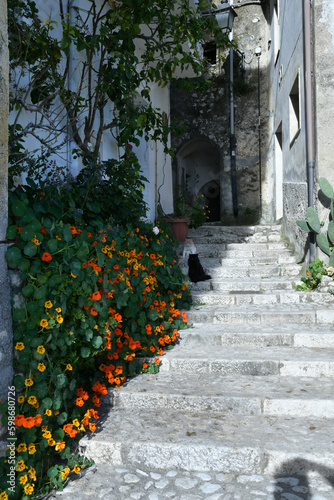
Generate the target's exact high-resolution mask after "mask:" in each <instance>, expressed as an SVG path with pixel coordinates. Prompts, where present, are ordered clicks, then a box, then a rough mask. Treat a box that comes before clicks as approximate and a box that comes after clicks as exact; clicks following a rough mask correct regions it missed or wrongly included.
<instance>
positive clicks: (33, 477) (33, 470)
mask: <svg viewBox="0 0 334 500" xmlns="http://www.w3.org/2000/svg"><path fill="white" fill-rule="evenodd" d="M28 473H29V477H30V479H32V480H33V481H36V471H35V469H34V468H33V467H30V469H29V470H28Z"/></svg>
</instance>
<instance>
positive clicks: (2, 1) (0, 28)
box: [0, 0, 12, 436]
mask: <svg viewBox="0 0 334 500" xmlns="http://www.w3.org/2000/svg"><path fill="white" fill-rule="evenodd" d="M0 123H1V127H0V399H2V400H4V399H6V396H7V392H8V385H10V384H11V379H12V334H11V306H10V287H9V281H8V272H7V265H6V260H5V252H6V247H7V246H6V244H5V243H4V241H5V240H6V230H7V196H8V195H7V192H8V184H7V158H8V145H7V144H8V127H7V123H8V42H7V2H6V0H0ZM3 432H4V429H3V428H2V429H1V426H0V436H1V435H2V434H3Z"/></svg>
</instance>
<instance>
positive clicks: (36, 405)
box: [33, 402, 39, 410]
mask: <svg viewBox="0 0 334 500" xmlns="http://www.w3.org/2000/svg"><path fill="white" fill-rule="evenodd" d="M33 407H34V408H36V410H37V409H38V408H39V403H38V402H37V403H35V404H34V405H33Z"/></svg>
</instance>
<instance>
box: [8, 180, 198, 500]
mask: <svg viewBox="0 0 334 500" xmlns="http://www.w3.org/2000/svg"><path fill="white" fill-rule="evenodd" d="M55 193H57V191H55ZM55 193H54V194H53V195H52V192H51V188H50V186H46V187H44V186H43V187H38V186H37V185H36V184H35V183H34V182H32V181H29V184H28V185H27V186H24V187H18V188H16V189H15V190H13V191H11V192H10V193H9V214H10V217H9V219H10V220H9V227H8V234H7V236H8V237H11V238H14V243H13V245H11V246H10V247H9V249H8V252H7V256H6V257H7V262H8V266H9V267H10V268H13V269H17V270H20V271H21V274H20V277H21V279H22V280H23V282H24V283H23V287H22V295H23V297H24V298H25V305H24V307H21V308H19V309H13V326H14V347H15V352H16V356H15V360H14V369H15V373H16V375H15V377H14V385H15V387H16V393H17V394H18V395H19V397H18V399H17V403H16V409H17V414H16V417H15V424H16V431H15V433H16V437H17V442H16V457H15V464H14V465H15V468H16V487H15V488H16V493H15V495H14V496H13V495H12V496H9V497H10V498H20V499H21V498H22V499H25V500H26V498H36V495H38V494H46V493H47V492H48V491H49V490H50V489H52V488H54V487H55V488H62V485H63V483H64V481H65V480H66V478H67V477H68V475H69V474H74V475H75V474H77V473H78V472H79V471H80V468H82V467H84V466H87V465H89V462H87V461H85V460H83V459H82V458H80V457H78V456H76V455H74V456H72V450H73V447H74V445H75V443H76V441H77V440H78V439H79V438H80V437H82V436H83V435H84V434H85V433H86V432H94V430H95V428H96V423H97V420H98V418H99V407H100V404H101V402H100V400H101V397H103V396H104V395H105V394H106V393H107V389H108V387H119V386H121V385H122V383H124V381H125V380H126V379H127V378H128V377H132V376H134V375H135V374H137V373H140V372H142V371H148V372H151V373H154V372H156V371H157V370H158V367H159V363H160V361H159V358H156V356H157V355H160V356H161V355H163V354H164V350H163V349H165V348H170V346H172V345H173V344H174V343H175V342H176V341H177V339H178V331H177V330H178V329H179V328H182V327H183V325H184V324H185V322H186V321H187V320H186V314H185V313H182V314H181V312H180V308H189V306H190V303H191V295H190V293H189V292H188V290H187V289H186V285H185V283H184V277H183V275H182V273H181V271H180V268H179V267H178V266H177V257H176V254H175V250H174V245H173V241H172V239H171V238H170V236H169V234H166V233H164V232H160V233H159V234H158V235H156V234H155V233H156V231H153V226H152V224H148V223H144V222H137V224H136V225H133V224H128V225H127V226H126V227H122V226H120V225H115V224H110V225H109V226H107V225H103V224H102V219H101V218H100V219H97V220H94V219H92V218H91V219H90V220H89V221H87V220H84V219H83V218H77V217H76V212H75V205H73V204H72V205H71V207H68V206H66V201H71V199H72V198H71V197H70V196H69V197H68V198H67V199H66V198H65V197H64V196H62V194H61V193H58V194H55ZM93 203H94V202H91V205H92V206H93ZM93 208H94V207H93ZM90 213H91V214H93V213H94V210H92V211H91V212H90ZM95 215H96V214H95ZM97 215H99V214H97ZM74 217H75V218H74ZM148 358H151V360H152V361H150V362H149V360H148ZM0 410H1V413H2V414H3V417H2V423H3V424H4V425H7V420H6V419H7V402H5V403H3V404H2V405H0ZM7 456H9V451H8V452H7ZM6 473H7V469H6V463H5V461H4V459H1V460H0V476H2V477H0V493H1V490H3V491H5V490H6V491H7V492H8V489H7V487H8V484H7V476H6ZM10 495H11V494H10Z"/></svg>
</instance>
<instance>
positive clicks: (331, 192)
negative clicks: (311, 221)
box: [319, 177, 334, 199]
mask: <svg viewBox="0 0 334 500" xmlns="http://www.w3.org/2000/svg"><path fill="white" fill-rule="evenodd" d="M319 186H320V189H321V191H322V192H323V193H324V195H325V196H327V198H332V199H333V198H334V189H333V188H332V185H331V183H330V182H329V181H328V180H327V179H325V178H324V177H320V179H319Z"/></svg>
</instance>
